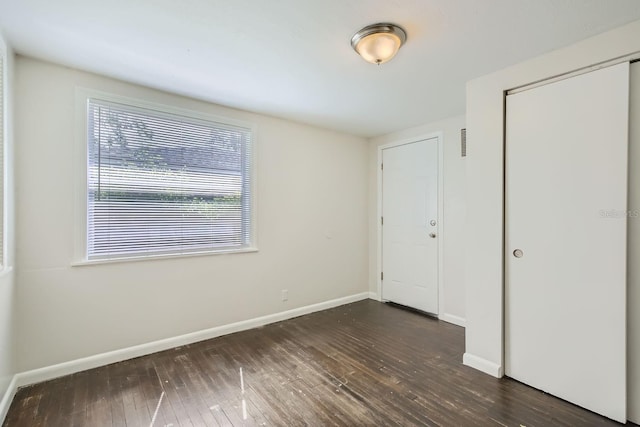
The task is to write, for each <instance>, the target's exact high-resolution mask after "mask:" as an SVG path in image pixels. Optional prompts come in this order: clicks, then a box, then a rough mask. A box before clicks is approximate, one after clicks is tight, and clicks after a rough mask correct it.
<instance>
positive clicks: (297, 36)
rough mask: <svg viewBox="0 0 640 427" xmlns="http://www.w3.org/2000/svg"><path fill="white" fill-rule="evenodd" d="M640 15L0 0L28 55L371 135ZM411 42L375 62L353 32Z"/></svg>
mask: <svg viewBox="0 0 640 427" xmlns="http://www.w3.org/2000/svg"><path fill="white" fill-rule="evenodd" d="M636 19H640V1H638V0H109V1H104V0H101V1H98V0H55V1H53V0H0V28H2V30H3V32H4V34H5V36H6V38H7V39H8V40H9V42H10V43H11V44H12V45H13V47H14V49H15V50H16V51H17V52H19V53H21V54H24V55H29V56H34V57H37V58H42V59H45V60H50V61H53V62H57V63H61V64H64V65H68V66H71V67H76V68H80V69H84V70H88V71H93V72H96V73H100V74H104V75H107V76H111V77H116V78H119V79H123V80H127V81H131V82H134V83H139V84H143V85H146V86H151V87H154V88H158V89H163V90H166V91H170V92H175V93H179V94H183V95H187V96H191V97H195V98H199V99H203V100H207V101H211V102H215V103H218V104H222V105H227V106H231V107H236V108H241V109H245V110H251V111H255V112H260V113H264V114H269V115H273V116H278V117H283V118H287V119H291V120H296V121H300V122H304V123H309V124H313V125H317V126H321V127H325V128H330V129H335V130H338V131H343V132H348V133H352V134H356V135H362V136H376V135H380V134H384V133H388V132H391V131H395V130H399V129H404V128H408V127H411V126H415V125H419V124H423V123H428V122H430V121H434V120H438V119H441V118H445V117H449V116H453V115H458V114H464V110H465V82H466V81H468V80H470V79H472V78H474V77H478V76H480V75H483V74H487V73H489V72H492V71H495V70H498V69H500V68H503V67H505V66H508V65H511V64H514V63H517V62H519V61H522V60H524V59H527V58H530V57H533V56H536V55H539V54H541V53H544V52H548V51H550V50H553V49H556V48H559V47H562V46H566V45H569V44H571V43H573V42H576V41H578V40H581V39H583V38H586V37H588V36H591V35H595V34H598V33H601V32H603V31H606V30H608V29H610V28H614V27H616V26H619V25H622V24H625V23H627V22H631V21H633V20H636ZM380 21H389V22H393V23H396V24H399V25H400V26H402V27H404V28H405V29H406V31H407V34H408V40H407V43H406V45H405V46H404V47H403V48H402V49H401V50H400V52H399V53H398V55H397V56H396V58H395V59H394V60H393V61H391V62H389V63H387V64H384V65H381V66H376V65H372V64H369V63H366V62H364V60H362V59H361V58H360V57H358V56H357V55H356V54H355V52H353V51H352V50H351V46H350V44H349V41H350V39H351V36H352V35H353V33H355V32H356V31H357V30H359V29H360V28H361V27H364V26H365V25H368V24H372V23H375V22H380Z"/></svg>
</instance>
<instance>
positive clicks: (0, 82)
mask: <svg viewBox="0 0 640 427" xmlns="http://www.w3.org/2000/svg"><path fill="white" fill-rule="evenodd" d="M5 55H6V54H5V52H4V51H3V50H2V48H0V268H1V267H3V266H4V265H5V260H4V248H5V241H4V239H5V230H4V204H5V200H4V193H5V192H4V145H5V129H6V128H5V122H4V121H5V117H6V113H5V108H6V107H5V102H4V97H5V93H6V90H5V87H4V85H5V83H6V79H5V75H4V73H5V70H4V64H5Z"/></svg>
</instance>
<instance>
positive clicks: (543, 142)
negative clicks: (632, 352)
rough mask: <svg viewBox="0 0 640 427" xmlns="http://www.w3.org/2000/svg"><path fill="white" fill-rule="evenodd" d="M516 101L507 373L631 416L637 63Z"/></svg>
mask: <svg viewBox="0 0 640 427" xmlns="http://www.w3.org/2000/svg"><path fill="white" fill-rule="evenodd" d="M506 109H507V112H506V114H507V115H506V123H507V128H506V176H505V183H506V194H505V197H506V218H505V226H506V230H505V233H506V242H505V270H506V271H505V274H506V275H505V278H506V283H505V367H506V374H507V375H508V376H510V377H512V378H515V379H517V380H519V381H522V382H524V383H526V384H529V385H531V386H533V387H535V388H538V389H541V390H544V391H546V392H548V393H551V394H553V395H555V396H558V397H561V398H563V399H566V400H568V401H570V402H573V403H575V404H577V405H580V406H583V407H585V408H588V409H590V410H592V411H594V412H597V413H600V414H602V415H605V416H607V417H609V418H612V419H615V420H617V421H620V422H625V421H626V230H627V227H626V211H627V147H628V144H627V139H628V111H629V64H621V65H616V66H613V67H609V68H605V69H602V70H598V71H593V72H590V73H587V74H583V75H579V76H577V77H573V78H569V79H565V80H562V81H558V82H554V83H550V84H547V85H544V86H539V87H536V88H533V89H530V90H526V91H522V92H519V93H516V94H513V95H509V96H507V105H506Z"/></svg>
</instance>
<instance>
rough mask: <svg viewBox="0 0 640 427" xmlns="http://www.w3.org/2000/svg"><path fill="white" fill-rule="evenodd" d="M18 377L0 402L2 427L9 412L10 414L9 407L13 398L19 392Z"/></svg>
mask: <svg viewBox="0 0 640 427" xmlns="http://www.w3.org/2000/svg"><path fill="white" fill-rule="evenodd" d="M16 377H17V375H14V376H13V378H12V379H11V382H10V383H9V386H8V387H7V390H6V391H5V393H4V396H3V397H2V400H0V425H2V424H3V423H4V419H5V417H6V416H7V412H9V407H10V406H11V402H12V401H13V396H15V394H16V391H18V385H17V384H18V379H17V378H16Z"/></svg>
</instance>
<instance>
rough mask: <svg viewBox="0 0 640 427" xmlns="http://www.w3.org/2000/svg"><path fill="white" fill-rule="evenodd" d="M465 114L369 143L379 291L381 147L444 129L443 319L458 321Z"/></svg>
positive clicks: (372, 286) (372, 256)
mask: <svg viewBox="0 0 640 427" xmlns="http://www.w3.org/2000/svg"><path fill="white" fill-rule="evenodd" d="M464 127H465V118H464V116H458V117H451V118H449V119H446V120H441V121H438V122H434V123H429V124H425V125H421V126H417V127H413V128H410V129H405V130H402V131H398V132H394V133H391V134H388V135H383V136H380V137H376V138H372V139H371V140H370V143H369V242H370V247H369V291H370V292H372V293H375V294H377V292H378V282H379V281H380V272H379V271H378V265H377V251H378V245H379V242H378V222H379V218H378V213H377V210H378V181H377V174H378V168H379V165H378V147H379V146H381V145H384V144H388V143H392V142H397V141H403V140H407V139H411V138H418V137H421V136H424V135H428V134H431V133H434V132H443V139H444V141H443V144H444V167H443V175H444V195H443V198H444V218H443V226H444V231H443V235H442V236H441V237H442V239H443V246H444V248H443V252H444V253H443V254H442V256H443V272H442V274H443V283H444V295H443V296H442V298H440V300H441V301H442V305H443V306H442V307H440V318H442V319H443V320H447V321H450V322H454V323H456V324H462V325H463V324H464V321H465V288H464V270H463V268H462V266H463V265H464V222H465V198H466V194H465V160H466V159H465V158H463V157H461V155H460V129H462V128H464Z"/></svg>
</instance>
